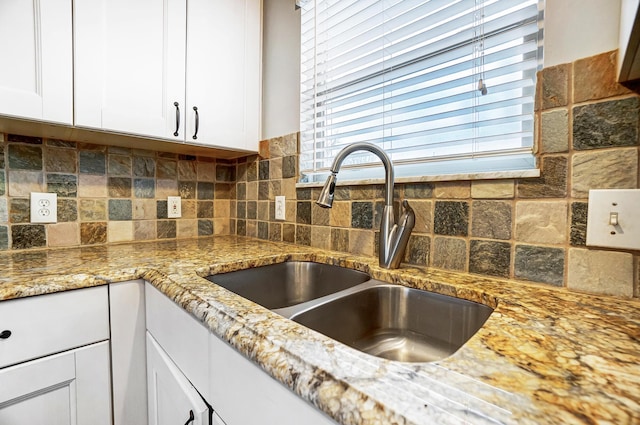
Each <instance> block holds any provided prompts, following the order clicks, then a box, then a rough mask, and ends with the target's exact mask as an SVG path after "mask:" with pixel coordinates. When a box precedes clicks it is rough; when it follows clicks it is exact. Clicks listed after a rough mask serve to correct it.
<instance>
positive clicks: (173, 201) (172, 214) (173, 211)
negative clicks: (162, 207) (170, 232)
mask: <svg viewBox="0 0 640 425" xmlns="http://www.w3.org/2000/svg"><path fill="white" fill-rule="evenodd" d="M167 217H168V218H180V217H182V202H181V199H180V197H179V196H167Z"/></svg>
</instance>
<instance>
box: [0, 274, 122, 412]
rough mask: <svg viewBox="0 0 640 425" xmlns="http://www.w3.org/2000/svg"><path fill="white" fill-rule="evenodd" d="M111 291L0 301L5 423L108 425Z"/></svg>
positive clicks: (0, 400) (0, 398)
mask: <svg viewBox="0 0 640 425" xmlns="http://www.w3.org/2000/svg"><path fill="white" fill-rule="evenodd" d="M108 303H109V299H108V291H107V288H106V287H98V288H88V289H81V290H76V291H69V292H62V293H57V294H51V295H42V296H38V297H33V298H24V299H18V300H10V301H3V302H0V332H2V334H3V335H4V336H3V338H2V339H0V424H3V425H5V424H7V425H23V424H24V425H27V424H29V425H31V424H47V425H62V424H65V425H67V424H68V425H109V424H111V379H110V358H109V357H110V356H109V354H110V353H109V341H108V339H109V311H108Z"/></svg>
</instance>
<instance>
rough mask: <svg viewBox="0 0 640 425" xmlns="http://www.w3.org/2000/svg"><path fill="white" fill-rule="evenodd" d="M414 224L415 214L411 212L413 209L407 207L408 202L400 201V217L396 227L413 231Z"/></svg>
mask: <svg viewBox="0 0 640 425" xmlns="http://www.w3.org/2000/svg"><path fill="white" fill-rule="evenodd" d="M415 222H416V214H415V213H414V212H413V208H411V207H410V206H409V201H407V200H406V199H404V200H403V201H402V216H401V217H400V219H399V220H398V225H399V226H401V227H405V228H407V227H408V228H409V230H410V229H413V226H414V224H415Z"/></svg>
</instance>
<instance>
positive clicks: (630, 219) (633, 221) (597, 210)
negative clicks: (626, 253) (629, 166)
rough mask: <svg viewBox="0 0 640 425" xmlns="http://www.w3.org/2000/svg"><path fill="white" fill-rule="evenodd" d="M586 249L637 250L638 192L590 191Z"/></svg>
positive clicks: (639, 227) (639, 241)
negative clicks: (594, 247)
mask: <svg viewBox="0 0 640 425" xmlns="http://www.w3.org/2000/svg"><path fill="white" fill-rule="evenodd" d="M616 221H617V224H616ZM587 245H589V246H601V247H607V248H622V249H640V189H597V190H590V191H589V210H588V213H587Z"/></svg>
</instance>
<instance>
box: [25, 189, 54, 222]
mask: <svg viewBox="0 0 640 425" xmlns="http://www.w3.org/2000/svg"><path fill="white" fill-rule="evenodd" d="M30 207H31V222H32V223H57V222H58V195H57V194H56V193H39V192H31V203H30Z"/></svg>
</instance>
